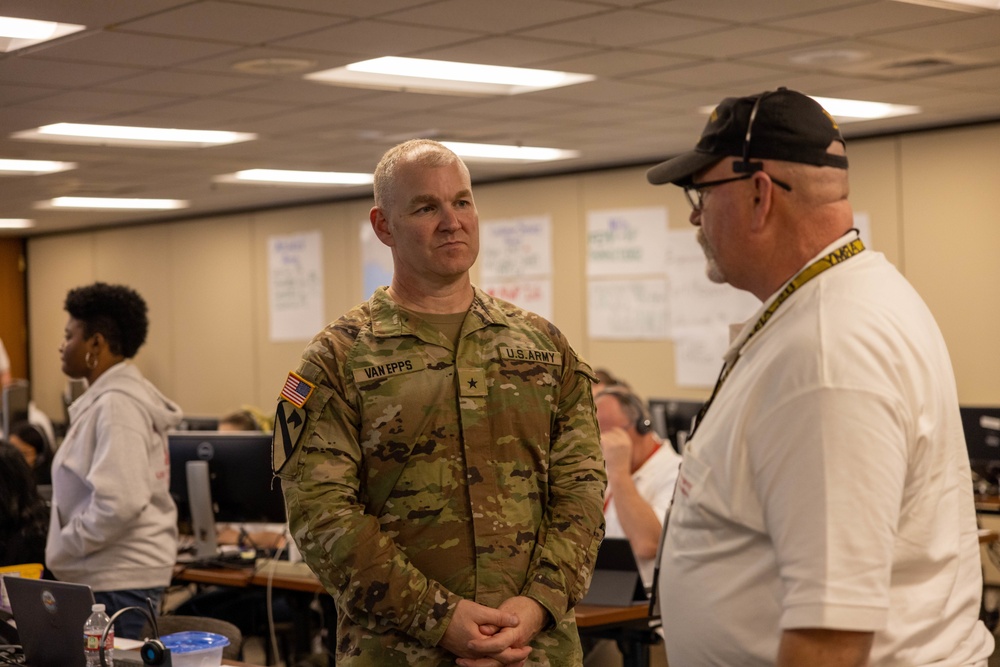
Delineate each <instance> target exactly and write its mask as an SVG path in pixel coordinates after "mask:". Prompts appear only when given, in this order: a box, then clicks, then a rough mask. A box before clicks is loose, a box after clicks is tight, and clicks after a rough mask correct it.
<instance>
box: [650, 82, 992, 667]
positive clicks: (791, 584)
mask: <svg viewBox="0 0 1000 667" xmlns="http://www.w3.org/2000/svg"><path fill="white" fill-rule="evenodd" d="M648 178H649V181H650V182H651V183H654V184H661V183H673V184H675V185H679V186H681V187H682V188H684V191H685V194H686V195H687V197H688V200H689V202H690V203H691V207H692V209H693V211H692V213H691V218H690V220H691V223H692V224H693V225H694V226H696V227H697V228H698V240H699V242H700V243H701V245H702V247H703V249H704V251H705V256H706V259H707V264H708V270H707V273H708V276H709V278H710V279H712V280H713V281H715V282H719V283H723V282H724V283H728V284H730V285H732V286H733V287H736V288H738V289H743V290H746V291H748V292H750V293H752V294H754V295H755V296H756V297H757V298H759V299H760V300H761V301H762V306H761V308H760V310H759V311H758V313H757V314H756V315H755V316H754V317H753V318H752V319H751V320H750V321H749V322H748V323H747V324H746V325H745V326H743V328H742V330H741V331H740V332H739V333H738V334H737V335H736V337H735V339H734V340H733V342H732V345H731V346H730V348H729V350H728V352H727V353H726V355H725V370H724V371H723V374H722V375H721V377H720V379H719V382H718V384H717V385H716V388H715V390H714V391H713V394H712V398H711V399H710V400H709V402H708V407H707V410H706V411H703V414H702V417H701V419H700V420H699V423H698V424H697V425H696V427H695V429H694V433H693V434H692V437H691V439H690V440H688V442H687V443H686V446H685V449H684V458H683V465H682V467H681V474H680V477H679V479H678V481H677V494H676V496H675V498H674V503H673V507H672V509H671V513H670V518H669V526H668V528H667V531H666V537H665V541H664V545H663V550H662V554H663V555H662V558H661V561H660V578H659V586H658V595H659V599H660V608H661V611H662V615H663V630H664V635H665V645H666V648H667V656H668V659H669V661H670V663H671V664H677V665H683V666H684V667H698V666H700V665H740V666H741V667H755V666H758V665H760V666H763V665H777V666H778V667H787V666H792V665H796V666H797V665H803V666H805V665H808V666H809V667H829V666H834V665H836V666H838V667H840V666H854V665H857V666H861V665H871V666H872V667H884V666H889V665H891V666H899V667H904V666H905V667H926V666H929V665H935V666H941V667H943V666H945V665H949V666H977V667H979V666H982V667H985V665H986V664H987V659H988V657H989V656H990V654H991V653H992V651H993V637H992V636H991V635H990V633H989V632H988V631H987V629H986V627H985V626H984V625H983V624H982V622H980V621H979V618H978V616H979V605H980V599H981V596H982V574H981V564H980V556H979V545H978V537H977V530H976V516H975V508H974V506H973V498H972V484H971V475H970V470H969V459H968V454H967V452H966V448H965V441H964V436H963V432H962V422H961V419H960V416H959V410H958V393H957V390H956V387H955V378H954V373H953V371H952V367H951V362H950V360H949V357H948V350H947V348H946V346H945V342H944V338H943V336H942V335H941V332H940V330H939V329H938V327H937V324H936V323H935V321H934V318H933V316H932V315H931V313H930V311H929V309H928V308H927V306H926V305H925V304H924V302H923V301H922V300H921V298H920V296H919V295H918V294H917V292H916V291H915V290H914V289H913V287H912V286H911V285H910V284H909V283H908V282H907V281H906V279H905V278H903V276H902V275H900V273H899V272H898V271H897V270H896V269H895V268H894V267H893V266H892V265H891V264H889V262H888V261H887V260H886V258H885V257H884V256H883V255H881V254H880V253H876V252H874V251H872V250H866V249H865V247H864V244H863V243H862V242H861V240H860V238H858V234H857V232H856V230H854V229H852V226H853V213H852V210H851V205H850V204H849V202H848V200H847V194H848V179H847V157H846V150H845V145H844V141H843V138H842V137H841V134H840V130H839V129H838V127H837V124H836V122H835V121H834V120H833V118H832V117H831V116H830V115H829V114H828V113H827V112H826V111H825V110H824V109H823V108H822V107H821V106H820V105H819V104H818V103H817V102H815V101H814V100H812V99H811V98H809V97H807V96H805V95H803V94H801V93H797V92H795V91H790V90H786V89H784V88H781V89H778V90H777V91H771V92H765V93H761V94H758V95H753V96H749V97H742V98H727V99H725V100H723V101H722V102H721V103H720V104H719V106H717V107H716V109H715V110H714V111H713V112H712V114H711V116H710V119H709V121H708V124H707V125H706V127H705V130H704V132H703V133H702V136H701V139H700V141H699V142H698V145H697V147H696V148H695V149H694V150H692V151H690V152H688V153H685V154H683V155H680V156H678V157H676V158H674V159H672V160H668V161H667V162H664V163H663V164H661V165H658V166H656V167H654V168H653V169H651V170H650V171H649V173H648Z"/></svg>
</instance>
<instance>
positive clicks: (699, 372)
mask: <svg viewBox="0 0 1000 667" xmlns="http://www.w3.org/2000/svg"><path fill="white" fill-rule="evenodd" d="M695 234H696V231H695V230H694V229H690V230H671V231H670V233H669V236H670V241H669V243H668V245H667V247H668V251H667V256H668V261H667V277H668V280H669V283H670V306H671V325H672V328H671V335H672V337H673V339H674V360H675V364H674V366H675V369H676V378H675V381H676V383H677V386H679V387H711V386H713V385H714V384H715V380H716V378H717V377H718V375H719V370H720V369H721V368H722V355H724V354H725V352H726V350H727V349H729V327H730V325H731V324H735V323H738V322H744V321H746V320H748V319H749V318H750V317H752V316H753V314H754V313H755V312H757V309H758V308H760V301H758V300H757V298H756V297H755V296H753V295H752V294H750V293H749V292H744V291H743V290H738V289H736V288H735V287H732V286H730V285H720V284H717V283H713V282H712V281H710V280H709V279H708V277H707V276H706V275H705V254H704V252H703V251H702V249H701V246H700V245H698V241H697V239H696V238H695Z"/></svg>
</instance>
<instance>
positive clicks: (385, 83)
mask: <svg viewBox="0 0 1000 667" xmlns="http://www.w3.org/2000/svg"><path fill="white" fill-rule="evenodd" d="M305 78H306V79H311V80H313V81H319V82H320V83H329V84H332V85H335V86H347V87H353V88H376V89H379V90H399V91H403V92H407V91H412V92H418V93H437V94H444V95H518V94H520V93H529V92H533V91H536V90H547V89H549V88H559V87H562V86H570V85H573V84H577V83H585V82H587V81H593V80H594V78H595V77H594V76H592V75H590V74H574V73H572V72H555V71H551V70H542V69H525V68H523V67H500V66H497V65H475V64H472V63H459V62H451V61H447V60H424V59H421V58H399V57H395V56H386V57H384V58H375V59H373V60H365V61H362V62H357V63H353V64H351V65H347V66H345V67H337V68H334V69H328V70H324V71H321V72H312V73H311V74H306V75H305Z"/></svg>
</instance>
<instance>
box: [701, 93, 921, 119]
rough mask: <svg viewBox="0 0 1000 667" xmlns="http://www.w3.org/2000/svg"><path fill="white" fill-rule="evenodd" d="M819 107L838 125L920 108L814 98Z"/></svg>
mask: <svg viewBox="0 0 1000 667" xmlns="http://www.w3.org/2000/svg"><path fill="white" fill-rule="evenodd" d="M810 97H812V98H813V99H814V100H816V101H817V102H819V104H820V106H822V107H823V108H824V109H826V110H827V112H828V113H829V114H830V115H831V116H833V117H834V118H836V119H837V122H839V123H853V122H855V121H859V120H875V119H878V118H893V117H895V116H910V115H913V114H917V113H920V112H921V108H920V107H915V106H909V105H906V104H889V103H887V102H866V101H864V100H844V99H839V98H836V97H814V96H812V95H810ZM714 110H715V107H714V106H710V107H701V109H699V111H701V112H702V113H704V114H710V113H712V112H713V111H714Z"/></svg>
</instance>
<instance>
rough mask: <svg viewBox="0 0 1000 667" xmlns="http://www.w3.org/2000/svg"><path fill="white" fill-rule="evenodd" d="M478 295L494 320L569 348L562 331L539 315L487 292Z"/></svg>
mask: <svg viewBox="0 0 1000 667" xmlns="http://www.w3.org/2000/svg"><path fill="white" fill-rule="evenodd" d="M477 295H478V297H479V298H478V299H477V301H479V302H480V305H481V306H482V307H483V308H484V309H485V310H486V311H487V312H488V313H490V314H492V316H493V318H494V319H496V320H498V321H499V322H502V323H504V324H506V325H507V326H508V327H509V328H510V329H512V330H514V331H520V332H524V333H526V334H528V335H532V336H534V337H538V338H542V339H548V340H550V341H552V342H553V344H556V345H559V346H565V347H569V343H568V342H567V340H566V336H564V335H563V333H562V331H560V330H559V328H558V327H557V326H556V325H554V324H553V323H552V322H550V321H548V320H547V319H545V318H544V317H542V316H541V315H539V314H538V313H535V312H532V311H530V310H525V309H524V308H521V307H520V306H518V305H516V304H514V303H511V302H510V301H504V300H503V299H501V298H499V297H495V296H490V295H489V294H487V293H485V292H480V291H477Z"/></svg>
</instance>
